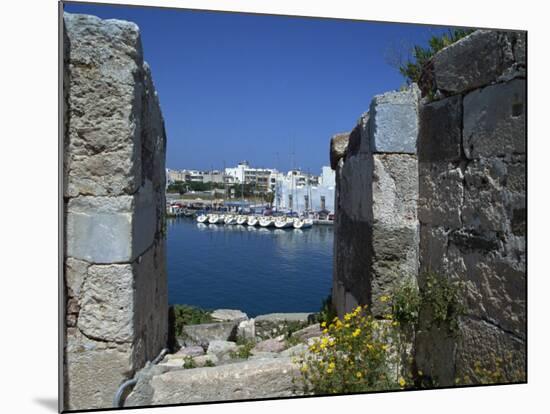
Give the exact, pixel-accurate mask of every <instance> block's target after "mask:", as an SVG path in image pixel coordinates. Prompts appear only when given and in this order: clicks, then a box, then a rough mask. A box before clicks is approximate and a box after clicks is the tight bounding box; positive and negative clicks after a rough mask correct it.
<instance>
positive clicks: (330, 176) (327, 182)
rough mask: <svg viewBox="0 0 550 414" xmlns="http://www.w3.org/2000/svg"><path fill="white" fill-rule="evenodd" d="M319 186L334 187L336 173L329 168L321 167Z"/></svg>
mask: <svg viewBox="0 0 550 414" xmlns="http://www.w3.org/2000/svg"><path fill="white" fill-rule="evenodd" d="M319 184H321V185H324V186H327V187H334V186H336V173H335V171H334V170H333V169H332V168H330V167H327V166H323V167H322V168H321V179H320V180H319Z"/></svg>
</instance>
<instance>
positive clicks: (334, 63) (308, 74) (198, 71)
mask: <svg viewBox="0 0 550 414" xmlns="http://www.w3.org/2000/svg"><path fill="white" fill-rule="evenodd" d="M65 10H66V11H68V12H72V13H87V14H93V15H96V16H99V17H101V18H117V19H123V20H130V21H133V22H135V23H137V24H138V25H139V27H140V29H141V36H142V42H143V50H144V54H145V59H146V61H147V62H148V63H149V65H150V66H151V69H152V73H153V80H154V82H155V85H156V88H157V91H158V94H159V97H160V103H161V107H162V112H163V115H164V119H165V123H166V131H167V136H168V149H167V157H166V158H167V159H166V165H167V167H168V168H175V169H183V168H193V169H204V170H208V169H211V168H214V169H221V168H223V165H224V162H225V165H226V166H228V167H229V166H233V165H235V164H236V163H237V162H238V161H240V160H248V161H249V162H250V163H251V164H252V165H254V166H258V167H275V168H278V169H281V170H287V169H289V168H290V167H291V159H292V157H291V153H292V152H294V162H293V163H294V167H298V168H302V169H303V170H305V171H308V170H309V171H310V172H312V173H319V172H320V168H321V166H322V165H328V163H329V162H328V156H329V140H330V137H331V135H333V134H334V133H337V132H342V131H349V130H350V129H351V128H352V127H353V126H354V125H355V122H356V120H357V119H358V117H359V115H360V114H361V113H362V112H364V111H366V110H367V109H368V106H369V103H370V100H371V98H372V96H373V95H375V94H378V93H382V92H385V91H388V90H392V89H397V88H399V87H400V86H401V85H402V84H403V83H404V79H403V78H402V77H401V75H400V74H399V73H398V72H397V70H396V69H395V68H393V67H391V66H390V65H388V64H387V63H386V60H387V59H385V56H386V55H387V50H388V49H391V48H394V45H398V44H401V43H403V42H406V43H408V44H422V45H425V44H426V42H427V40H428V38H429V37H430V36H431V35H432V34H434V33H438V32H441V31H442V30H446V29H445V28H441V27H440V28H435V27H430V26H420V25H407V24H393V23H373V22H356V21H345V20H333V19H312V18H297V17H282V16H262V15H246V14H234V13H221V12H220V13H216V12H202V11H188V10H177V9H158V8H142V7H122V6H104V5H82V4H67V5H66V6H65Z"/></svg>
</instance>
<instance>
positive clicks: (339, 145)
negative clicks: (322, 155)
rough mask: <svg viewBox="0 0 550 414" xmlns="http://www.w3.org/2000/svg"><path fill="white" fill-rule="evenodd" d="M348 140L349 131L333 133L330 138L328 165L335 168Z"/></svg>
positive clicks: (346, 146) (342, 156) (343, 155)
mask: <svg viewBox="0 0 550 414" xmlns="http://www.w3.org/2000/svg"><path fill="white" fill-rule="evenodd" d="M348 142H349V132H342V133H340V134H335V135H333V136H332V138H331V140H330V167H331V168H332V169H333V170H335V169H336V166H337V165H338V161H339V160H341V159H342V158H344V157H345V155H346V151H347V148H348Z"/></svg>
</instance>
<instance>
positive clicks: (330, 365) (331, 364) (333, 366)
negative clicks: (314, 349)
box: [328, 362, 336, 369]
mask: <svg viewBox="0 0 550 414" xmlns="http://www.w3.org/2000/svg"><path fill="white" fill-rule="evenodd" d="M328 367H329V368H330V369H334V368H336V364H335V363H334V362H331V363H330V364H328Z"/></svg>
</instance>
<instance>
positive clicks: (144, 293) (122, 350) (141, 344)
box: [62, 13, 168, 410]
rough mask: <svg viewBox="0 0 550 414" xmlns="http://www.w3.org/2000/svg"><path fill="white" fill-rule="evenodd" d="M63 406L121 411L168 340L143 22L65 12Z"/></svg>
mask: <svg viewBox="0 0 550 414" xmlns="http://www.w3.org/2000/svg"><path fill="white" fill-rule="evenodd" d="M63 59H64V72H63V118H64V119H63V150H64V157H63V165H64V172H63V197H64V242H65V245H64V268H63V274H64V278H63V281H64V284H63V288H64V292H63V293H64V298H65V301H64V302H65V303H64V358H63V363H64V365H63V367H64V378H65V383H64V389H63V398H62V400H63V409H64V410H78V409H93V408H109V407H112V401H113V397H114V395H115V392H116V390H117V388H118V387H119V386H120V384H121V383H122V382H123V381H125V380H127V379H128V378H131V377H132V376H133V374H134V372H135V371H136V370H138V369H140V368H142V367H143V365H144V364H145V362H146V361H148V360H152V359H153V358H154V357H155V356H156V355H157V354H158V353H159V352H160V351H161V349H162V348H164V347H165V346H166V343H167V336H168V334H167V330H168V301H167V281H166V270H165V246H164V236H163V232H164V227H165V224H164V215H165V195H164V188H165V173H164V171H165V165H164V164H165V148H166V134H165V130H164V121H163V118H162V114H161V110H160V106H159V102H158V98H157V94H156V91H155V88H154V85H153V82H152V77H151V71H150V69H149V67H148V65H147V63H145V62H144V61H143V52H142V47H141V40H140V33H139V28H138V27H137V26H136V25H135V24H133V23H130V22H125V21H120V20H102V19H99V18H97V17H94V16H88V15H77V14H68V13H65V14H64V16H63Z"/></svg>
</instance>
